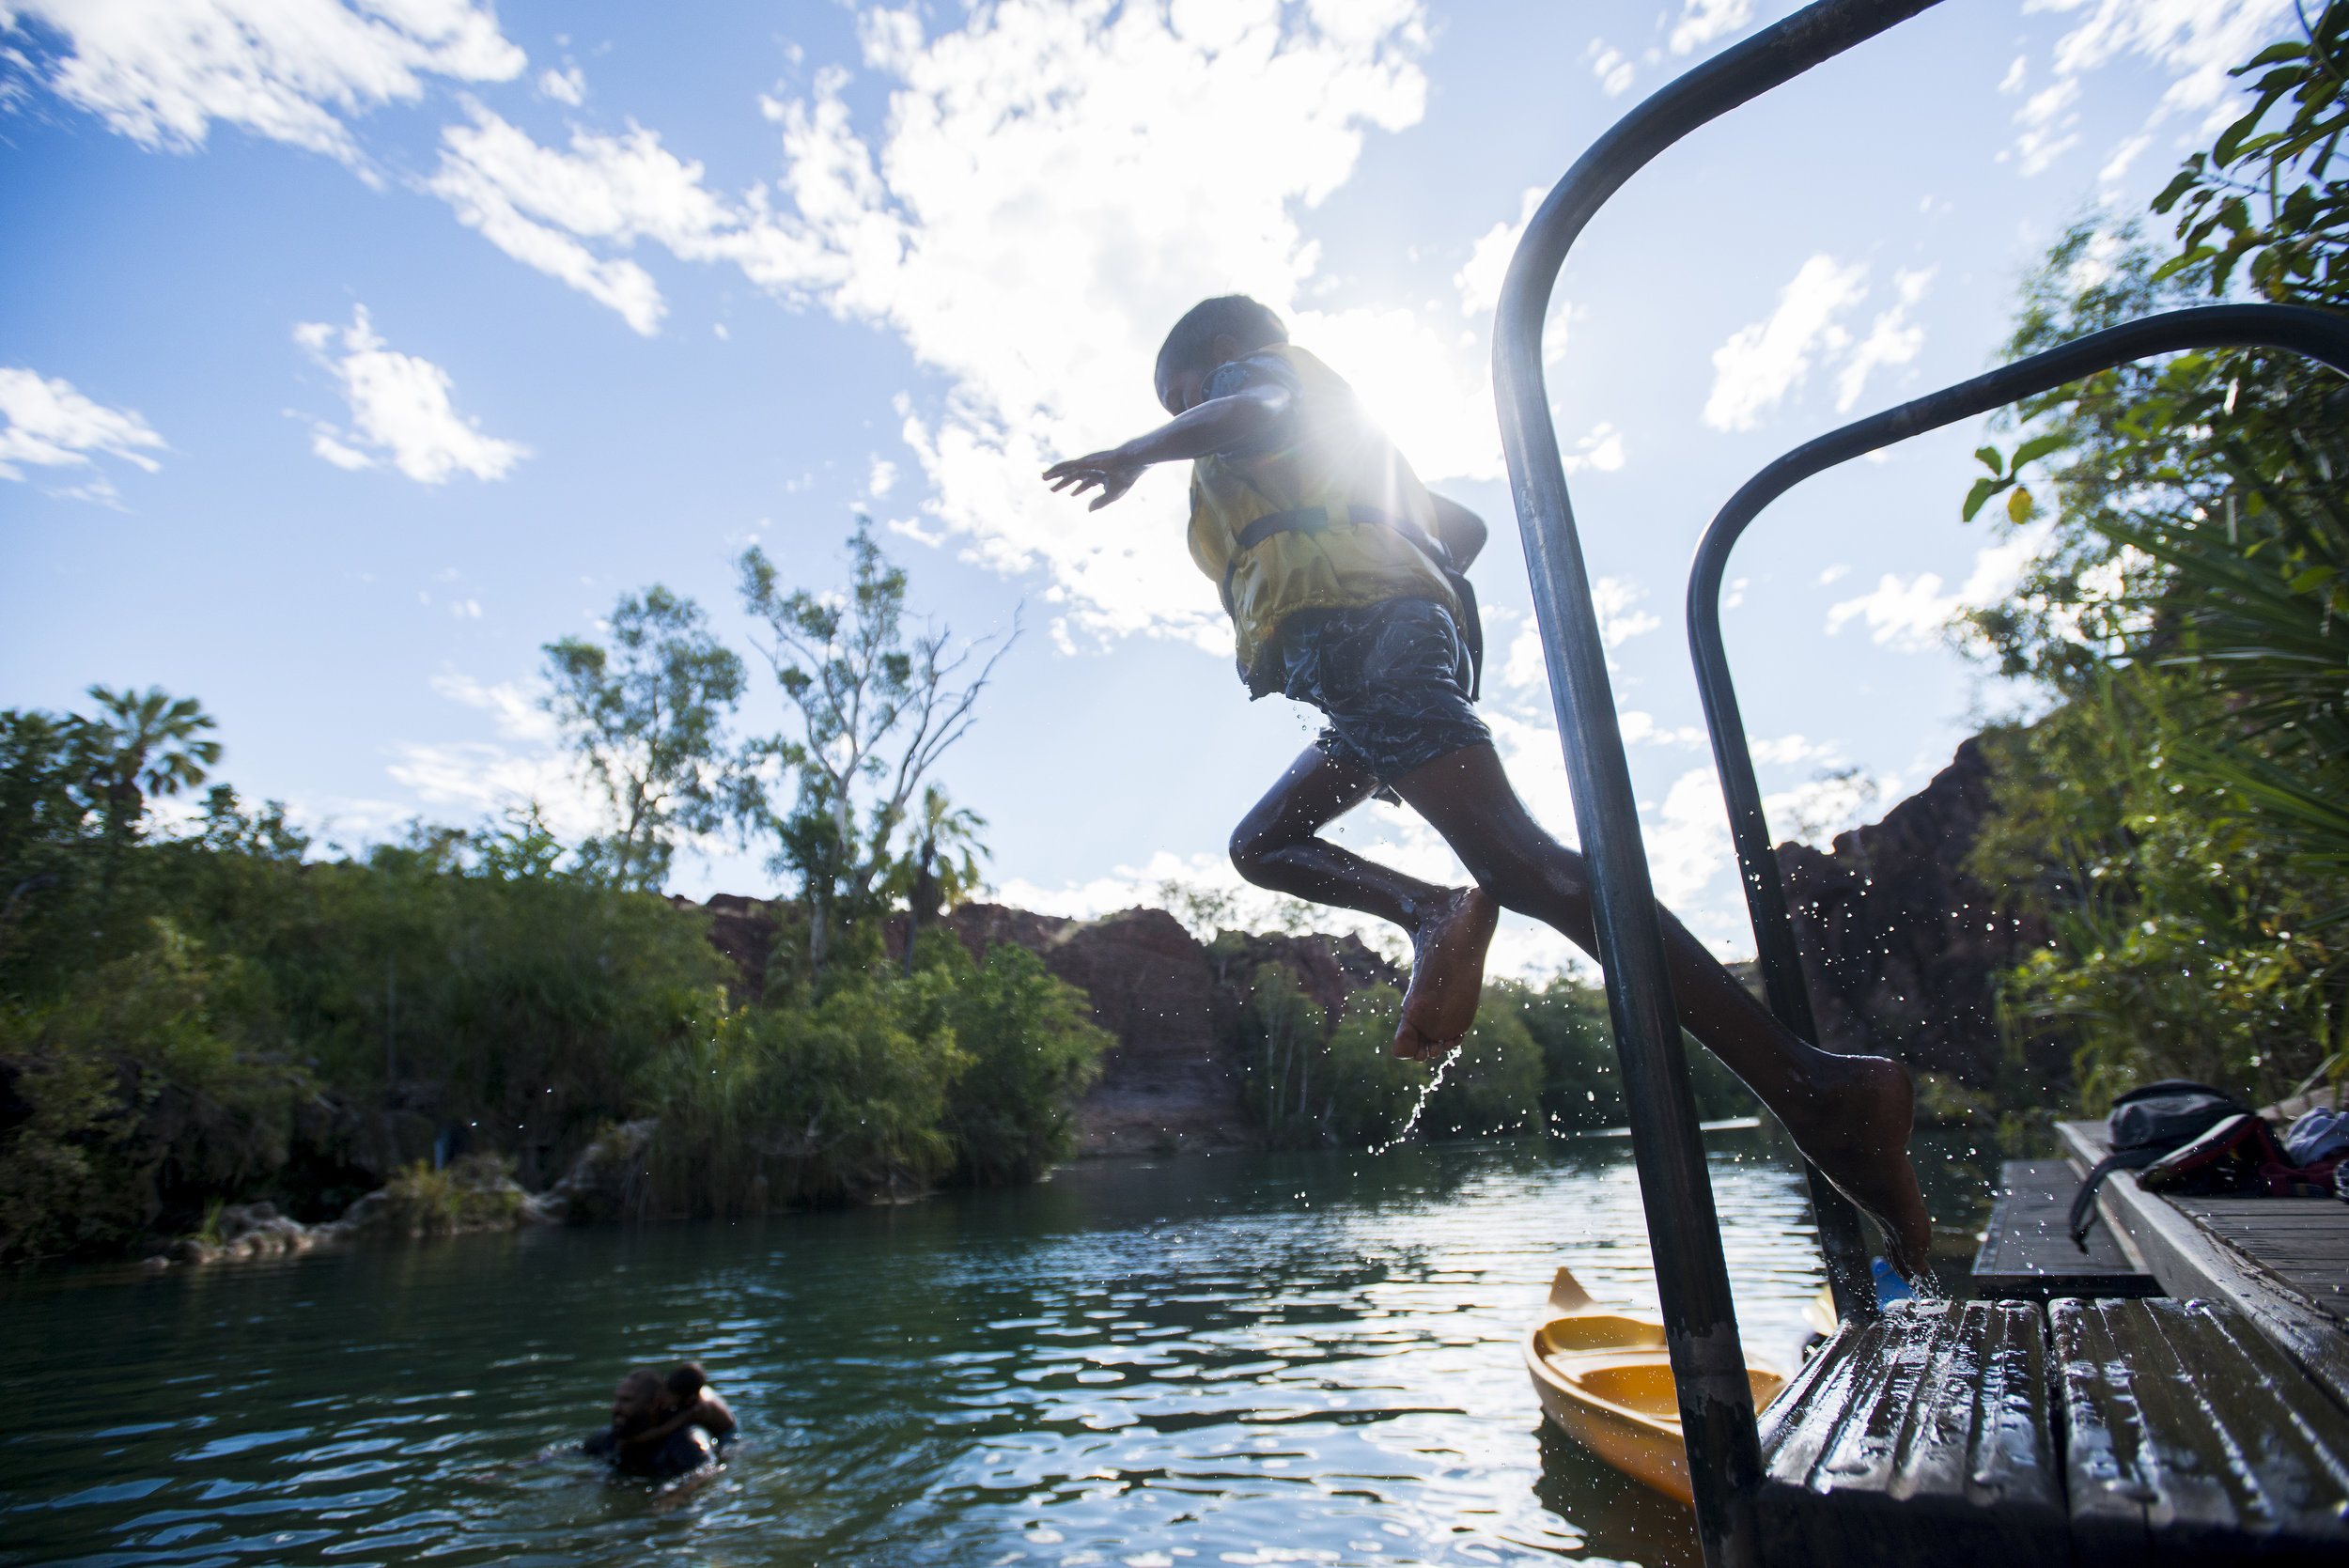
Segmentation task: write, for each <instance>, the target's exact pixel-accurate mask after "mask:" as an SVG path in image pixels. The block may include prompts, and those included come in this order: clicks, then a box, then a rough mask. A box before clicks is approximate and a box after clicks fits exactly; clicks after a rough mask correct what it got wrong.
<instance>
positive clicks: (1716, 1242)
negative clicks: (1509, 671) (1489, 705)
mask: <svg viewBox="0 0 2349 1568" xmlns="http://www.w3.org/2000/svg"><path fill="white" fill-rule="evenodd" d="M1934 3H1935V0H1822V3H1821V4H1818V5H1814V6H1811V7H1809V8H1805V9H1803V10H1800V11H1797V12H1796V13H1795V14H1794V15H1793V16H1790V17H1788V18H1786V19H1785V20H1784V21H1783V22H1781V23H1777V24H1776V25H1774V26H1771V27H1767V28H1765V29H1764V30H1763V31H1761V32H1759V33H1757V34H1755V35H1754V36H1753V37H1752V38H1750V39H1747V40H1746V41H1745V42H1743V43H1741V44H1738V45H1736V46H1735V48H1732V49H1728V50H1725V51H1723V52H1722V53H1721V54H1718V55H1716V56H1715V57H1714V58H1712V59H1710V60H1708V61H1706V62H1705V63H1704V64H1703V65H1701V66H1699V67H1697V68H1696V69H1695V70H1691V71H1689V72H1688V73H1687V74H1686V75H1683V76H1681V77H1679V78H1678V79H1676V80H1674V81H1672V82H1671V83H1670V84H1668V85H1665V86H1664V87H1663V88H1662V89H1660V90H1659V91H1657V93H1656V94H1655V95H1654V96H1653V97H1650V98H1649V99H1647V100H1646V101H1644V102H1642V103H1641V104H1640V105H1639V106H1638V107H1637V108H1635V109H1633V110H1632V111H1631V112H1630V113H1629V114H1627V115H1626V116H1624V117H1623V118H1622V119H1621V120H1618V121H1617V122H1616V123H1615V125H1614V126H1613V127H1612V128H1611V129H1610V130H1609V131H1608V132H1606V134H1604V135H1602V136H1601V137H1600V138H1599V139H1598V140H1597V141H1596V142H1594V143H1593V144H1592V145H1591V147H1590V149H1589V150H1588V151H1586V152H1585V153H1583V155H1582V156H1581V158H1580V159H1579V160H1578V161H1577V162H1576V163H1575V165H1574V166H1573V167H1572V168H1571V169H1569V170H1567V171H1566V175H1565V178H1564V179H1561V180H1560V181H1559V182H1558V184H1557V186H1556V188H1554V189H1553V190H1552V191H1551V192H1550V193H1549V196H1548V199H1547V200H1545V201H1544V202H1543V203H1542V205H1541V207H1540V208H1539V209H1538V210H1536V211H1535V212H1534V214H1533V217H1532V220H1531V221H1530V222H1529V223H1528V224H1527V225H1526V230H1525V237H1524V239H1523V240H1521V241H1519V242H1518V245H1517V254H1516V256H1514V257H1512V258H1511V260H1510V263H1509V272H1508V276H1507V279H1506V280H1505V281H1504V283H1503V284H1502V286H1501V304H1500V309H1499V311H1498V313H1497V315H1496V318H1495V322H1494V331H1493V385H1494V392H1495V397H1496V401H1497V402H1498V403H1499V405H1500V410H1501V446H1502V448H1503V450H1504V451H1505V452H1506V454H1507V456H1508V460H1509V480H1510V489H1511V492H1512V495H1513V497H1514V499H1515V501H1516V504H1517V526H1518V529H1519V531H1520V532H1521V533H1522V534H1523V536H1524V540H1525V556H1526V565H1527V567H1528V572H1529V575H1530V576H1531V578H1532V590H1533V609H1534V614H1535V616H1536V618H1537V620H1538V621H1539V623H1540V628H1541V634H1542V653H1543V657H1544V659H1545V660H1546V662H1547V663H1548V669H1549V682H1550V690H1551V691H1552V693H1553V695H1554V700H1555V703H1556V706H1557V712H1558V728H1559V735H1560V737H1561V741H1562V743H1563V747H1564V750H1565V762H1566V778H1567V783H1568V784H1569V786H1570V787H1571V789H1572V790H1573V793H1574V814H1575V824H1576V827H1577V829H1578V830H1579V833H1580V837H1581V843H1582V849H1583V854H1584V856H1585V858H1586V860H1587V862H1588V864H1589V869H1590V876H1591V884H1592V914H1593V921H1594V924H1595V926H1596V928H1597V939H1598V941H1597V945H1598V960H1599V965H1600V967H1601V968H1602V969H1603V970H1605V971H1606V977H1607V1003H1608V1011H1609V1014H1610V1017H1611V1018H1612V1020H1613V1023H1614V1028H1615V1046H1616V1051H1617V1053H1618V1055H1619V1056H1620V1057H1621V1059H1622V1063H1623V1073H1624V1098H1625V1104H1626V1110H1627V1111H1628V1113H1629V1117H1630V1122H1631V1142H1632V1155H1633V1158H1634V1161H1635V1162H1636V1164H1637V1166H1638V1169H1639V1174H1640V1196H1641V1204H1642V1206H1643V1207H1644V1208H1645V1210H1646V1214H1647V1224H1648V1244H1649V1248H1650V1250H1651V1251H1652V1252H1653V1254H1654V1257H1655V1260H1656V1282H1657V1296H1659V1297H1660V1299H1661V1302H1662V1306H1663V1314H1664V1332H1665V1338H1666V1343H1667V1345H1668V1347H1669V1348H1670V1351H1671V1355H1672V1375H1673V1378H1674V1380H1675V1381H1676V1383H1677V1385H1678V1389H1679V1401H1680V1418H1681V1432H1682V1435H1683V1437H1684V1439H1685V1441H1686V1443H1687V1445H1688V1460H1689V1465H1688V1469H1689V1480H1690V1482H1691V1483H1692V1486H1693V1488H1694V1491H1695V1494H1696V1514H1697V1533H1698V1537H1699V1539H1700V1541H1701V1542H1702V1544H1703V1550H1704V1556H1705V1560H1706V1561H1707V1562H1708V1563H1710V1564H1713V1565H1715V1568H1725V1565H1735V1568H1754V1565H1758V1564H1759V1562H1760V1560H1761V1548H1760V1542H1759V1540H1758V1537H1757V1532H1756V1529H1755V1525H1754V1514H1753V1501H1754V1493H1755V1490H1756V1489H1757V1487H1758V1486H1759V1484H1760V1481H1761V1466H1762V1460H1761V1444H1760V1442H1759V1440H1758V1438H1757V1437H1756V1436H1755V1432H1754V1421H1753V1396H1752V1393H1751V1390H1750V1387H1749V1385H1748V1383H1747V1381H1746V1367H1745V1352H1744V1347H1743V1345H1742V1344H1741V1343H1740V1342H1739V1339H1738V1334H1737V1317H1736V1312H1735V1306H1734V1304H1733V1303H1732V1300H1731V1297H1730V1289H1729V1270H1728V1266H1727V1264H1726V1262H1725V1261H1724V1259H1723V1257H1722V1253H1721V1242H1720V1227H1719V1217H1718V1215H1717V1214H1716V1212H1715V1210H1714V1206H1713V1189H1712V1186H1711V1183H1710V1182H1709V1180H1708V1179H1707V1177H1706V1175H1705V1169H1704V1149H1703V1142H1702V1138H1701V1134H1700V1133H1699V1131H1698V1129H1697V1115H1696V1105H1695V1101H1694V1100H1693V1098H1692V1097H1691V1095H1690V1093H1689V1088H1688V1063H1687V1062H1686V1060H1685V1059H1684V1057H1683V1055H1682V1051H1681V1045H1680V1022H1679V1017H1678V1014H1677V1012H1676V1010H1675V1008H1674V1006H1673V1002H1672V978H1671V974H1670V971H1669V970H1667V968H1666V965H1665V956H1664V940H1663V931H1662V927H1661V926H1660V925H1659V924H1658V922H1657V908H1656V892H1655V889H1654V887H1653V885H1652V884H1651V883H1650V881H1649V879H1648V867H1647V855H1646V851H1645V848H1644V846H1643V845H1642V843H1641V833H1640V816H1639V809H1638V803H1637V801H1636V800H1635V798H1634V797H1633V795H1632V791H1631V773H1630V768H1629V766H1628V764H1627V763H1626V759H1625V756H1624V748H1623V735H1622V732H1621V730H1620V729H1619V728H1618V726H1617V724H1616V721H1615V705H1614V695H1613V692H1612V691H1611V690H1610V685H1609V682H1608V679H1607V655H1606V649H1605V647H1604V645H1603V644H1602V643H1601V641H1600V638H1599V630H1598V617H1597V613H1596V611H1595V607H1594V605H1593V603H1592V600H1591V588H1590V577H1589V573H1588V572H1587V571H1586V570H1585V569H1584V566H1583V561H1582V547H1581V541H1580V539H1579V537H1578V536H1577V535H1576V532H1575V525H1574V508H1573V505H1572V503H1571V501H1570V500H1569V498H1568V496H1567V492H1566V474H1565V465H1564V464H1563V461H1562V460H1561V458H1560V454H1559V449H1558V432H1557V430H1556V429H1555V427H1553V426H1552V424H1551V422H1550V412H1549V395H1548V387H1547V385H1546V382H1545V378H1544V375H1543V369H1542V328H1543V321H1544V318H1545V317H1546V316H1547V315H1548V307H1549V295H1550V289H1551V287H1553V286H1554V285H1555V283H1556V282H1557V278H1558V272H1559V269H1560V268H1561V267H1562V266H1563V264H1564V262H1565V258H1566V252H1567V251H1568V250H1569V249H1570V248H1571V247H1572V246H1573V244H1574V241H1576V239H1577V238H1578V237H1579V235H1580V234H1581V232H1582V230H1583V228H1584V227H1585V225H1588V224H1589V222H1590V220H1591V217H1592V215H1593V214H1594V213H1595V212H1596V211H1597V210H1599V208H1600V207H1601V206H1602V205H1604V204H1605V202H1606V201H1607V199H1608V198H1609V197H1610V196H1611V195H1613V194H1614V193H1615V192H1616V191H1617V190H1619V189H1620V188H1621V187H1622V186H1623V184H1624V182H1625V181H1626V180H1627V179H1630V178H1631V176H1632V175H1633V174H1635V173H1637V172H1638V171H1639V170H1640V168H1641V167H1642V166H1643V165H1644V164H1646V163H1648V161H1649V160H1651V159H1653V158H1654V157H1655V156H1656V155H1657V153H1659V152H1661V151H1663V150H1664V149H1665V148H1666V147H1670V146H1672V144H1673V143H1674V142H1677V141H1679V140H1680V139H1681V138H1682V137H1684V136H1686V135H1688V133H1689V132H1692V131H1695V130H1696V129H1697V128H1698V127H1700V126H1702V125H1703V124H1705V123H1706V122H1708V121H1710V120H1713V119H1715V118H1718V117H1719V116H1721V115H1724V114H1726V113H1728V112H1729V111H1730V110H1732V109H1734V108H1735V107H1737V106H1738V105H1739V104H1741V103H1744V102H1747V101H1750V100H1751V99H1754V98H1757V97H1759V96H1760V95H1762V94H1763V93H1766V92H1767V91H1769V90H1770V89H1771V88H1773V87H1776V86H1778V85H1781V84H1782V83H1785V82H1787V81H1789V80H1791V79H1793V78H1794V77H1796V76H1798V75H1800V74H1801V73H1802V72H1804V71H1806V70H1810V69H1811V68H1812V66H1814V65H1817V64H1818V63H1819V62H1821V61H1822V60H1826V59H1829V58H1831V57H1832V56H1834V55H1836V54H1842V53H1843V51H1844V50H1846V49H1849V48H1851V47H1852V46H1853V45H1855V44H1858V43H1860V42H1862V41H1864V40H1866V39H1870V38H1873V37H1875V35H1876V34H1878V33H1881V32H1883V31H1884V30H1885V29H1887V28H1889V27H1891V26H1893V25H1895V24H1896V23H1901V22H1904V21H1906V20H1907V19H1908V18H1909V17H1912V16H1914V15H1916V14H1917V13H1918V12H1920V11H1922V10H1925V9H1927V8H1929V7H1930V6H1931V5H1933V4H1934ZM1812 1193H1813V1199H1814V1203H1813V1206H1814V1208H1816V1209H1817V1210H1818V1212H1819V1218H1820V1228H1821V1236H1822V1241H1823V1242H1828V1241H1829V1240H1830V1238H1829V1234H1828V1233H1829V1229H1830V1225H1831V1223H1833V1222H1834V1217H1835V1215H1837V1214H1839V1213H1840V1214H1841V1215H1842V1216H1843V1217H1844V1218H1845V1219H1849V1211H1848V1208H1847V1206H1845V1205H1843V1203H1842V1200H1841V1198H1840V1195H1837V1194H1835V1193H1833V1192H1832V1190H1831V1189H1829V1188H1826V1186H1825V1184H1824V1183H1821V1182H1817V1181H1815V1180H1814V1182H1813V1184H1812ZM1856 1233H1857V1224H1856V1221H1852V1222H1850V1224H1849V1226H1848V1234H1845V1235H1844V1236H1843V1239H1842V1241H1840V1242H1835V1243H1832V1244H1831V1245H1830V1248H1829V1250H1830V1266H1831V1269H1833V1270H1834V1271H1835V1272H1836V1273H1837V1274H1839V1275H1842V1274H1844V1273H1846V1272H1847V1270H1848V1266H1849V1264H1850V1262H1851V1259H1850V1257H1849V1255H1848V1254H1849V1251H1850V1249H1849V1246H1848V1243H1849V1242H1850V1241H1851V1240H1852V1239H1855V1238H1856Z"/></svg>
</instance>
